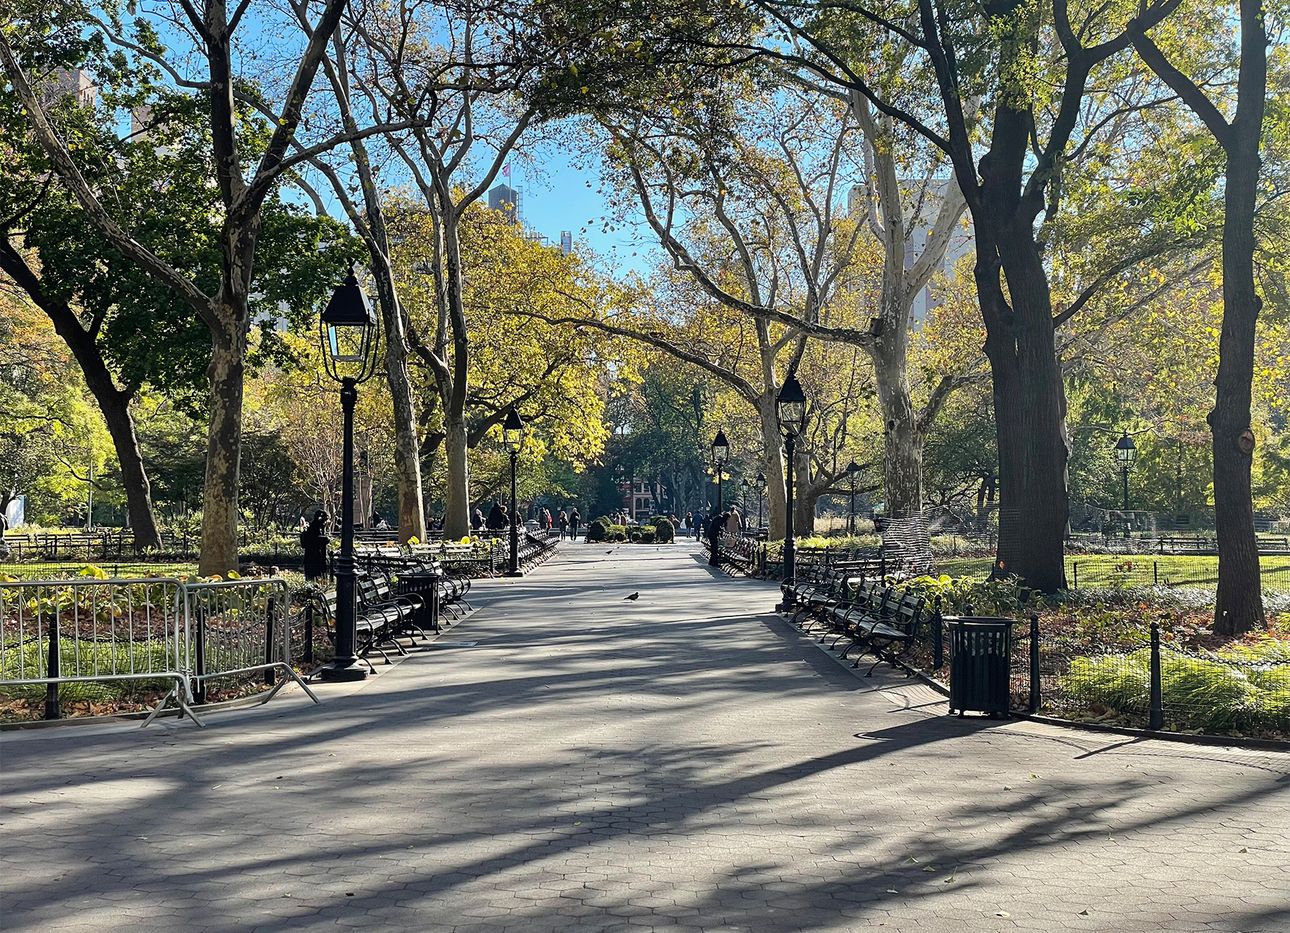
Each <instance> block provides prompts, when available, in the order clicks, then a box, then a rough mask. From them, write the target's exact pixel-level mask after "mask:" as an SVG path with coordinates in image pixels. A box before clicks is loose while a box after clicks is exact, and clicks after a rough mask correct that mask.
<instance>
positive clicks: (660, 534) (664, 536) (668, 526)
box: [654, 515, 676, 544]
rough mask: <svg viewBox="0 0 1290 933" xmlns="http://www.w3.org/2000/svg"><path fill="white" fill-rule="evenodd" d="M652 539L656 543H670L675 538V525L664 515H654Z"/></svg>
mask: <svg viewBox="0 0 1290 933" xmlns="http://www.w3.org/2000/svg"><path fill="white" fill-rule="evenodd" d="M654 540H655V542H657V543H658V544H671V543H672V542H673V541H675V540H676V526H675V525H673V524H672V521H671V519H669V518H668V517H667V516H665V515H657V516H655V517H654Z"/></svg>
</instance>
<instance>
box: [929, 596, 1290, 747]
mask: <svg viewBox="0 0 1290 933" xmlns="http://www.w3.org/2000/svg"><path fill="white" fill-rule="evenodd" d="M945 643H946V640H945V637H944V633H943V631H942V623H941V619H940V617H939V616H937V617H935V618H934V619H933V620H932V624H931V625H929V626H928V627H927V628H926V629H925V631H924V632H923V634H922V636H921V639H920V644H919V645H918V646H917V647H916V650H915V651H914V652H913V653H912V654H911V656H910V663H911V664H912V665H913V666H915V667H916V668H917V669H920V670H922V671H923V672H924V673H926V674H929V675H931V676H933V677H934V678H936V679H938V680H941V681H945V682H948V680H949V669H948V663H947V661H948V659H947V652H946V650H945ZM1009 671H1010V684H1009V698H1010V708H1011V709H1012V710H1014V711H1016V712H1022V713H1030V714H1039V715H1044V716H1050V717H1053V718H1057V719H1065V720H1069V721H1072V722H1094V723H1099V724H1105V725H1116V726H1125V727H1133V728H1139V729H1151V730H1159V729H1164V730H1168V731H1173V732H1191V733H1203V734H1208V735H1241V736H1255V737H1271V738H1287V737H1290V652H1286V651H1278V650H1276V649H1275V648H1274V649H1271V650H1261V649H1258V648H1251V647H1238V648H1234V649H1225V650H1220V651H1213V652H1208V651H1201V650H1197V649H1188V648H1184V647H1181V646H1179V645H1177V644H1172V643H1170V642H1169V641H1168V636H1167V633H1164V632H1162V630H1161V627H1160V625H1159V623H1154V622H1153V623H1151V624H1150V625H1149V626H1148V627H1147V628H1146V630H1145V632H1143V631H1126V632H1122V633H1120V634H1119V635H1118V636H1116V637H1114V638H1111V639H1108V640H1107V642H1106V643H1104V644H1103V645H1101V646H1097V647H1094V646H1091V645H1090V644H1089V635H1088V632H1087V631H1082V630H1079V629H1072V628H1065V629H1063V628H1061V627H1059V626H1058V625H1056V624H1053V625H1051V626H1050V625H1045V622H1044V620H1043V619H1042V618H1041V617H1040V616H1038V615H1031V616H1030V617H1029V619H1028V620H1026V621H1023V622H1018V624H1016V625H1015V626H1014V631H1013V638H1012V642H1011V656H1010V658H1009Z"/></svg>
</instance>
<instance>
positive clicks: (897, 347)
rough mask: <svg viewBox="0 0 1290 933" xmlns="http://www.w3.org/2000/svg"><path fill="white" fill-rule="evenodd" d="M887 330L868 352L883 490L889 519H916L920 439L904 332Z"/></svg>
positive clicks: (920, 504)
mask: <svg viewBox="0 0 1290 933" xmlns="http://www.w3.org/2000/svg"><path fill="white" fill-rule="evenodd" d="M899 330H900V333H899V334H896V333H893V332H892V329H891V328H888V329H887V331H886V332H885V333H884V334H883V335H882V336H881V337H879V338H878V339H877V340H876V341H875V342H874V344H873V346H872V347H871V348H870V351H869V352H870V356H871V358H872V359H873V368H874V378H875V382H876V383H877V387H878V403H879V405H880V406H881V408H882V419H883V434H882V439H883V460H882V475H883V489H884V491H885V496H886V514H887V515H888V516H889V517H891V518H906V517H909V516H913V515H917V514H919V513H920V512H921V511H922V508H923V439H922V436H921V432H920V430H919V425H918V415H917V413H916V412H915V411H914V400H913V397H912V395H911V394H910V391H909V373H908V367H907V363H906V347H905V344H906V343H907V342H908V336H907V331H906V330H905V328H904V327H901V328H899Z"/></svg>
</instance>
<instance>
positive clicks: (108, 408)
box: [86, 379, 161, 551]
mask: <svg viewBox="0 0 1290 933" xmlns="http://www.w3.org/2000/svg"><path fill="white" fill-rule="evenodd" d="M88 381H89V380H88V379H87V380H86V382H88ZM90 391H91V392H93V393H94V397H95V399H96V400H97V401H98V403H99V410H100V411H102V413H103V421H104V422H105V423H106V424H107V429H108V434H110V435H111V437H112V445H113V447H114V448H115V450H116V459H117V462H118V463H119V464H120V466H121V484H122V485H123V486H124V487H125V503H126V512H127V513H128V514H129V516H130V528H131V529H132V530H133V532H134V549H135V550H136V551H139V550H142V549H143V548H146V547H160V546H161V534H160V532H158V531H157V516H156V514H155V513H154V512H153V509H152V486H151V484H150V483H149V482H148V473H147V471H146V470H145V469H144V466H143V454H142V453H141V452H140V450H139V437H138V435H137V434H136V433H135V430H134V418H133V417H132V416H131V415H130V402H129V400H128V399H127V398H126V397H125V395H124V394H123V393H120V392H114V393H113V394H112V395H111V396H110V397H103V398H100V397H99V394H98V393H97V392H95V391H94V390H93V389H91V390H90Z"/></svg>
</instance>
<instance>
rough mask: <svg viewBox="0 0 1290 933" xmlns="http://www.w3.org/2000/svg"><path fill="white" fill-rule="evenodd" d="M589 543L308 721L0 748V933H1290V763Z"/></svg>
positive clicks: (96, 731) (36, 740) (283, 713)
mask: <svg viewBox="0 0 1290 933" xmlns="http://www.w3.org/2000/svg"><path fill="white" fill-rule="evenodd" d="M606 552H607V548H606V547H604V546H594V545H584V544H578V545H574V546H569V545H564V546H563V553H562V554H561V556H559V557H557V558H556V559H555V560H554V561H552V562H551V563H549V564H547V565H546V566H544V567H543V568H541V569H540V570H538V571H537V572H536V573H535V574H534V575H533V576H532V577H530V578H527V579H523V580H514V581H498V582H496V583H490V584H487V585H485V586H483V587H481V588H480V589H481V590H482V591H483V593H484V598H483V603H484V605H483V607H482V608H481V610H480V611H479V612H478V613H476V614H475V615H474V616H472V617H471V618H469V619H468V620H467V621H466V622H464V623H463V624H461V625H460V626H459V627H458V628H456V629H454V630H453V631H451V632H450V633H449V634H448V635H446V636H445V638H444V639H443V640H444V641H446V642H452V643H457V644H458V645H459V647H457V648H455V649H453V650H440V651H428V652H425V653H424V654H419V655H416V656H414V657H412V658H410V659H408V660H406V661H404V662H403V663H401V664H399V665H397V666H394V667H392V668H388V669H385V671H384V672H383V673H382V674H381V676H379V677H377V678H374V679H372V680H369V681H368V682H367V683H365V684H364V685H362V686H361V687H360V688H358V689H354V688H351V687H331V688H325V689H327V690H329V691H330V692H328V693H326V694H324V695H325V697H326V702H325V703H324V704H323V705H322V706H318V707H314V706H307V705H305V704H303V703H301V702H298V701H295V700H291V699H287V700H285V701H283V702H281V703H277V702H275V704H274V705H273V706H272V707H269V708H264V709H261V710H259V711H256V712H245V711H244V712H239V713H225V714H222V715H217V716H212V717H210V722H211V725H210V727H209V728H208V729H206V730H204V731H198V730H196V729H194V728H192V727H191V726H188V725H176V724H173V723H172V724H167V725H162V726H161V727H160V728H155V727H154V728H150V729H149V730H147V731H140V730H139V729H137V728H135V727H129V728H123V727H119V726H112V727H108V728H90V729H88V730H87V729H85V728H82V729H58V730H52V731H46V732H41V733H24V734H13V733H10V734H6V735H5V736H4V737H3V738H2V739H0V755H2V756H3V758H2V759H0V772H2V777H3V784H2V789H3V797H2V799H3V803H4V811H3V816H2V818H0V849H2V851H0V856H2V857H0V895H2V897H3V900H2V901H0V927H3V929H4V930H6V931H12V933H16V931H29V930H30V931H64V930H86V931H108V930H130V931H132V933H136V931H147V930H175V931H181V930H182V931H197V930H215V931H233V930H249V929H252V928H257V927H258V928H262V929H265V930H315V929H327V928H332V927H335V926H364V927H368V928H369V929H374V930H417V931H420V930H433V931H438V930H452V929H460V930H480V931H483V930H499V929H507V930H511V929H513V930H520V931H532V930H542V929H551V930H562V931H565V930H601V929H610V928H619V929H636V928H642V929H649V928H654V929H660V930H673V929H700V928H703V929H728V930H736V929H737V930H749V931H779V930H798V929H801V930H842V929H856V930H870V929H879V928H881V929H884V930H918V931H920V933H927V931H941V930H944V931H956V933H961V931H964V930H968V931H975V930H989V931H993V930H1014V929H1026V930H1045V931H1047V930H1067V929H1069V930H1092V931H1139V930H1141V931H1145V930H1169V931H1173V930H1207V929H1208V930H1228V931H1237V930H1239V931H1247V933H1252V931H1271V930H1280V931H1285V930H1287V929H1290V845H1288V844H1287V838H1288V836H1290V833H1288V832H1287V830H1290V817H1288V816H1287V813H1288V812H1290V756H1278V755H1274V754H1271V753H1255V752H1243V751H1237V750H1231V749H1203V748H1195V747H1191V746H1183V745H1175V744H1171V743H1165V742H1158V741H1132V740H1126V739H1122V738H1116V737H1109V738H1106V737H1099V736H1095V735H1090V734H1087V733H1079V732H1073V731H1067V730H1059V729H1054V728H1049V727H1041V726H1037V725H1033V724H1024V723H1013V724H1006V725H1005V724H1000V723H991V722H989V721H982V720H975V721H974V720H970V719H969V720H957V719H951V718H949V717H945V716H943V715H941V714H942V712H943V706H942V705H941V704H940V702H939V700H938V698H937V697H936V696H935V695H934V694H932V693H931V692H930V691H927V690H926V689H925V688H922V687H918V686H914V685H911V684H910V682H909V681H906V680H904V679H903V678H899V677H891V676H887V677H886V678H885V679H884V677H883V676H881V675H875V676H874V677H873V678H872V679H870V680H864V679H863V678H858V677H856V676H854V675H853V674H851V673H850V672H849V671H846V670H844V669H843V668H842V667H840V666H839V665H837V664H836V663H835V662H834V661H833V660H832V659H831V658H829V657H828V656H827V655H825V654H824V653H823V652H822V651H821V650H819V649H818V648H816V647H814V645H813V644H812V643H811V642H809V641H807V640H805V639H803V638H801V637H800V636H798V635H796V634H795V633H794V632H793V631H792V630H791V629H790V628H789V627H788V626H787V625H785V624H784V623H783V622H781V621H779V620H777V619H775V618H774V617H772V616H769V615H766V614H765V613H764V610H765V609H766V607H767V606H768V605H770V600H771V599H772V598H773V596H774V589H773V587H771V586H768V585H767V584H764V583H757V582H751V581H740V580H726V579H724V578H721V579H719V580H716V581H714V579H713V578H712V576H711V575H710V574H709V571H708V569H707V568H706V567H704V566H703V565H702V563H701V561H700V560H699V559H698V555H697V552H696V551H694V550H693V549H692V548H691V546H690V545H688V544H687V545H679V546H676V547H673V548H661V549H655V548H649V547H645V548H637V549H632V548H628V547H619V548H617V549H616V550H614V551H613V552H612V553H606ZM636 590H639V591H640V593H641V598H640V599H639V601H637V602H626V601H624V600H623V596H624V595H626V594H627V593H630V592H632V591H636ZM467 642H474V643H475V644H474V646H473V647H466V646H465V644H464V643H467Z"/></svg>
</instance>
